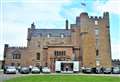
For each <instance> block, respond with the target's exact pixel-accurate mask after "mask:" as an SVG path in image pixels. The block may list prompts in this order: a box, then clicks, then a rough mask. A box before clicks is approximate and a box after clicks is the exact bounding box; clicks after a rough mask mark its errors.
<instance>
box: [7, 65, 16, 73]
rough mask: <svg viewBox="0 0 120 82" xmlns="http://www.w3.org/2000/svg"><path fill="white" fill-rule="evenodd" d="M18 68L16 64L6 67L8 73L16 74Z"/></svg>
mask: <svg viewBox="0 0 120 82" xmlns="http://www.w3.org/2000/svg"><path fill="white" fill-rule="evenodd" d="M16 72H17V70H16V67H15V66H8V67H6V70H5V73H6V74H16Z"/></svg>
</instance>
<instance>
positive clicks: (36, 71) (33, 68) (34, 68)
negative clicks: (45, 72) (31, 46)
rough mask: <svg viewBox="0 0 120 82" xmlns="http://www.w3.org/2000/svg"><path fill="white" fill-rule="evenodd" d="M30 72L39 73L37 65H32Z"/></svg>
mask: <svg viewBox="0 0 120 82" xmlns="http://www.w3.org/2000/svg"><path fill="white" fill-rule="evenodd" d="M31 72H32V73H40V69H39V68H38V67H32V69H31Z"/></svg>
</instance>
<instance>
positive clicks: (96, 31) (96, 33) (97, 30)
mask: <svg viewBox="0 0 120 82" xmlns="http://www.w3.org/2000/svg"><path fill="white" fill-rule="evenodd" d="M95 35H96V36H98V35H99V29H98V28H95Z"/></svg>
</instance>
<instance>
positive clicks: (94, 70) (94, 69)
mask: <svg viewBox="0 0 120 82" xmlns="http://www.w3.org/2000/svg"><path fill="white" fill-rule="evenodd" d="M92 73H96V74H101V73H103V71H102V68H100V67H96V68H92Z"/></svg>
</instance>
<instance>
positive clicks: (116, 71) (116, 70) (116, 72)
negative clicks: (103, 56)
mask: <svg viewBox="0 0 120 82" xmlns="http://www.w3.org/2000/svg"><path fill="white" fill-rule="evenodd" d="M112 73H113V74H120V68H119V67H113V69H112Z"/></svg>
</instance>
